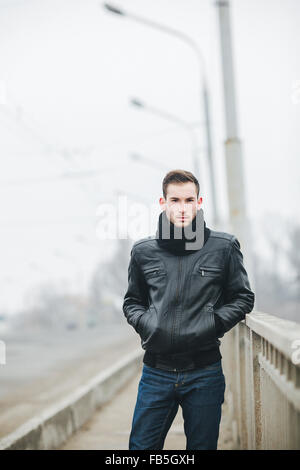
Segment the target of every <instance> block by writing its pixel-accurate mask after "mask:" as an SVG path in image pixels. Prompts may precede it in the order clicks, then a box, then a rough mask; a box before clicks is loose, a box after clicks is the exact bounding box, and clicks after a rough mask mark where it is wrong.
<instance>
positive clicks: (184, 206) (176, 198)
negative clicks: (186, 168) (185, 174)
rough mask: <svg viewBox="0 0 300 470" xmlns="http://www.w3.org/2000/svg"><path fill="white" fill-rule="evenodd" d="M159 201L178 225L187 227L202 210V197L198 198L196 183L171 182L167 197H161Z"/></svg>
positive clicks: (169, 217)
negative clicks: (198, 211)
mask: <svg viewBox="0 0 300 470" xmlns="http://www.w3.org/2000/svg"><path fill="white" fill-rule="evenodd" d="M159 203H160V205H161V207H162V209H163V210H165V211H166V215H167V217H168V219H169V220H170V221H171V222H172V223H173V224H174V225H175V226H176V227H186V226H187V225H189V224H190V223H191V222H192V220H193V218H194V217H195V215H196V213H197V210H200V206H201V204H202V197H199V199H198V200H197V191H196V185H195V183H192V182H187V183H176V184H175V183H170V184H168V187H167V197H166V199H164V198H163V197H161V198H160V199H159Z"/></svg>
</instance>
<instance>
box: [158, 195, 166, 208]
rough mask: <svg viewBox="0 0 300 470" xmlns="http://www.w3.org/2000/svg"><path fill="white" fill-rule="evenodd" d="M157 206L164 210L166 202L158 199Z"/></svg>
mask: <svg viewBox="0 0 300 470" xmlns="http://www.w3.org/2000/svg"><path fill="white" fill-rule="evenodd" d="M159 205H160V207H161V208H162V209H164V208H165V205H166V200H165V198H163V197H160V198H159Z"/></svg>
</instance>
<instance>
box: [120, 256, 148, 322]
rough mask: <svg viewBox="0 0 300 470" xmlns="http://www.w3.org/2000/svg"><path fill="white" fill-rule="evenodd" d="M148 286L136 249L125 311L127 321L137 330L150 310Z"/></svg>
mask: <svg viewBox="0 0 300 470" xmlns="http://www.w3.org/2000/svg"><path fill="white" fill-rule="evenodd" d="M148 306H149V304H148V287H147V284H146V281H145V278H144V275H143V272H142V271H141V269H140V267H139V265H138V262H137V259H136V253H135V252H134V250H133V249H132V250H131V253H130V262H129V266H128V288H127V292H126V294H125V296H124V302H123V312H124V315H125V317H126V319H127V322H128V323H129V324H130V325H131V326H132V327H133V328H134V329H135V330H136V331H137V325H138V322H139V319H140V317H141V316H142V315H143V313H144V312H145V311H146V310H148Z"/></svg>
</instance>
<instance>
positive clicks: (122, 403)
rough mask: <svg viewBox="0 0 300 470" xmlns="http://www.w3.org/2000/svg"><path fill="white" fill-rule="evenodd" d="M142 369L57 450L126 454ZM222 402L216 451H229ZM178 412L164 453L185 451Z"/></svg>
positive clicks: (228, 435) (230, 441)
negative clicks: (102, 451) (118, 451)
mask: <svg viewBox="0 0 300 470" xmlns="http://www.w3.org/2000/svg"><path fill="white" fill-rule="evenodd" d="M141 372H142V369H140V370H139V373H138V374H137V375H136V376H135V377H134V378H133V379H132V380H130V382H129V383H127V385H125V386H124V387H123V389H122V390H121V391H119V392H118V394H117V395H115V397H114V398H113V399H112V400H111V401H110V402H109V403H107V404H106V405H104V406H103V407H101V408H100V409H99V411H97V412H96V413H95V414H94V416H93V417H92V418H91V419H90V420H89V421H87V422H86V423H85V425H84V426H83V427H82V428H81V429H79V430H78V431H77V432H76V433H75V434H73V436H71V437H70V438H69V439H68V440H67V441H66V442H65V443H64V445H62V446H61V447H60V450H75V449H76V450H101V449H102V450H107V449H110V450H122V449H124V450H128V439H129V433H130V428H131V420H132V414H133V410H134V406H135V402H136V396H137V389H138V382H139V379H140V376H141ZM226 424H227V423H226V402H224V404H223V405H222V420H221V425H220V435H219V442H218V449H222V450H230V449H232V448H233V447H232V440H231V434H230V432H229V431H228V427H227V426H226ZM185 445H186V439H185V435H184V430H183V420H182V413H181V408H180V407H179V409H178V413H177V415H176V417H175V419H174V421H173V424H172V426H171V428H170V430H169V432H168V435H167V437H166V440H165V445H164V450H171V449H172V450H185Z"/></svg>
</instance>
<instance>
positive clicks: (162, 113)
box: [130, 98, 202, 185]
mask: <svg viewBox="0 0 300 470" xmlns="http://www.w3.org/2000/svg"><path fill="white" fill-rule="evenodd" d="M130 104H131V105H132V106H135V107H137V108H140V109H143V110H145V111H148V112H149V113H152V114H154V115H156V116H159V117H161V118H163V119H166V120H168V121H171V122H174V123H175V124H177V125H179V126H181V127H183V128H184V130H185V131H187V133H188V135H189V138H190V141H191V146H192V159H193V166H194V173H195V175H196V177H197V178H198V179H199V181H200V185H202V182H201V172H200V169H199V159H198V144H197V139H196V136H195V133H194V130H193V126H192V125H190V124H189V123H187V122H185V121H184V120H182V119H181V118H179V117H178V116H174V115H173V114H170V113H168V112H166V111H163V110H161V109H158V108H156V107H154V106H149V105H147V104H146V103H145V102H143V101H141V100H139V99H137V98H132V99H131V100H130Z"/></svg>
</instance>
